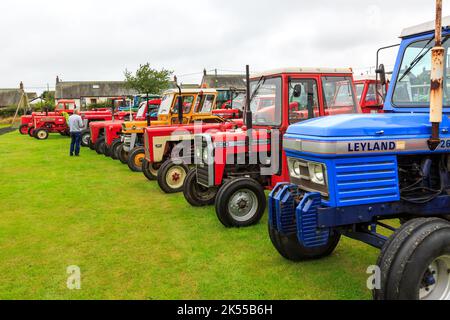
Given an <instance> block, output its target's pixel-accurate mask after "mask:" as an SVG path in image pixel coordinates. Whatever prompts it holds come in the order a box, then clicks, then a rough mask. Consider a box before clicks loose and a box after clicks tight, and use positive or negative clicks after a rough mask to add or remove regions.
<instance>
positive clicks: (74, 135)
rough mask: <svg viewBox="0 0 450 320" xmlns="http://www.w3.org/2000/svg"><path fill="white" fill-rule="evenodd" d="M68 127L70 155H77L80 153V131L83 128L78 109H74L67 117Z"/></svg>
mask: <svg viewBox="0 0 450 320" xmlns="http://www.w3.org/2000/svg"><path fill="white" fill-rule="evenodd" d="M69 129H70V138H71V142H70V156H71V157H73V153H74V152H75V156H76V157H78V156H79V155H80V143H81V132H82V131H83V129H84V124H83V119H81V117H80V111H79V110H78V109H75V110H74V112H73V115H71V116H70V117H69Z"/></svg>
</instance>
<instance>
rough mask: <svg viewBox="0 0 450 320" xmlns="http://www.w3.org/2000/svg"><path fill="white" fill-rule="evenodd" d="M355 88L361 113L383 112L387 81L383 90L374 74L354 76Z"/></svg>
mask: <svg viewBox="0 0 450 320" xmlns="http://www.w3.org/2000/svg"><path fill="white" fill-rule="evenodd" d="M355 89H356V95H357V97H358V101H359V105H360V106H361V110H362V112H363V113H382V112H383V105H384V96H385V94H384V92H385V91H387V89H388V84H387V83H386V84H385V90H383V86H382V85H381V82H380V80H378V81H377V79H376V77H375V76H355Z"/></svg>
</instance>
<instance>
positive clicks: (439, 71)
mask: <svg viewBox="0 0 450 320" xmlns="http://www.w3.org/2000/svg"><path fill="white" fill-rule="evenodd" d="M435 42H436V43H435V46H434V48H433V49H432V50H431V88H430V122H431V138H430V139H429V140H428V147H429V148H430V150H432V151H434V150H436V148H437V147H438V146H439V143H440V141H441V139H440V137H439V127H440V124H441V122H442V102H443V88H444V53H445V49H444V48H443V47H442V0H436V35H435Z"/></svg>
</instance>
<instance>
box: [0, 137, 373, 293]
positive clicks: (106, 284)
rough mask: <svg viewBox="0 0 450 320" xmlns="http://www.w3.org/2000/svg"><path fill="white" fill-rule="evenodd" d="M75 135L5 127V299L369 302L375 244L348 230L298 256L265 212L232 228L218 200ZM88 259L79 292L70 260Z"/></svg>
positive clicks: (1, 229)
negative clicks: (218, 210) (280, 245)
mask: <svg viewBox="0 0 450 320" xmlns="http://www.w3.org/2000/svg"><path fill="white" fill-rule="evenodd" d="M68 146H69V140H68V139H67V138H64V137H61V136H59V135H51V136H50V138H49V140H47V141H38V140H36V139H31V138H30V137H28V136H21V135H19V134H18V133H17V132H13V133H9V134H6V135H3V136H0V213H1V218H0V299H369V298H370V297H371V295H370V292H369V290H368V289H367V288H366V280H367V276H368V275H367V274H366V273H365V272H366V269H367V267H368V266H369V265H372V264H374V263H375V261H376V257H377V254H378V251H377V250H375V249H372V248H370V247H368V246H366V245H364V244H361V243H359V242H356V241H353V240H350V239H343V240H342V241H341V243H340V244H339V246H338V248H337V250H336V251H335V253H334V254H333V255H332V256H331V257H328V258H326V259H323V260H319V261H313V262H304V263H297V264H296V263H291V262H289V261H286V260H284V259H283V258H282V257H281V256H280V255H279V254H278V253H277V252H276V251H275V250H274V248H273V247H272V244H271V243H270V240H269V237H268V234H267V225H266V223H267V217H266V216H265V217H264V219H263V221H262V223H261V224H260V225H257V226H255V227H252V228H247V229H240V230H237V229H233V230H228V229H225V228H223V227H222V225H221V224H220V223H219V222H218V220H217V218H216V216H215V213H214V208H213V207H208V208H200V209H199V208H192V207H190V206H189V205H188V204H187V203H186V202H185V200H184V198H183V195H182V194H177V195H165V194H163V193H162V192H161V191H160V190H159V187H158V185H157V183H156V182H148V181H147V180H146V179H145V177H144V176H143V175H142V174H140V173H132V172H130V170H129V169H128V167H127V166H124V165H122V164H120V163H119V162H117V161H113V160H111V159H109V158H106V157H104V156H99V155H97V154H96V153H95V152H93V151H91V150H89V149H83V150H82V156H81V157H80V158H69V157H68ZM70 265H77V266H79V267H80V268H81V274H82V288H81V290H68V289H67V288H66V281H67V276H68V275H67V274H66V268H67V266H70Z"/></svg>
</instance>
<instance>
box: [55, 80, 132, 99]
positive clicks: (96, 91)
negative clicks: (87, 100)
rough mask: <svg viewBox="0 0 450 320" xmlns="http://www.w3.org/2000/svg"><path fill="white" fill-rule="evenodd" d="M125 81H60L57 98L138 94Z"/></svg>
mask: <svg viewBox="0 0 450 320" xmlns="http://www.w3.org/2000/svg"><path fill="white" fill-rule="evenodd" d="M136 94H137V92H136V90H133V89H128V88H127V87H126V86H125V82H124V81H67V82H66V81H59V82H56V96H55V98H56V99H80V98H82V97H118V96H133V95H136Z"/></svg>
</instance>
